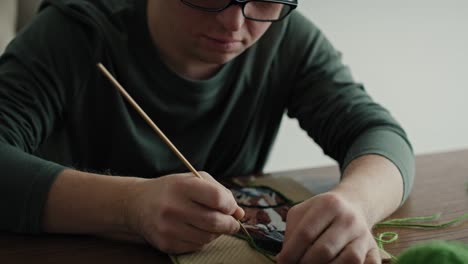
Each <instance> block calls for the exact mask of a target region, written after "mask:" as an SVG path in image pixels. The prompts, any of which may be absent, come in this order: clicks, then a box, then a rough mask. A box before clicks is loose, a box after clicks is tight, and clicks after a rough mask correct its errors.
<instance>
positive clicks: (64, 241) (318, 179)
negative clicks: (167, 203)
mask: <svg viewBox="0 0 468 264" xmlns="http://www.w3.org/2000/svg"><path fill="white" fill-rule="evenodd" d="M271 176H290V177H293V178H294V179H295V180H297V181H299V182H301V183H303V184H304V185H305V186H307V187H308V188H309V189H311V190H312V191H313V192H315V193H317V192H323V191H326V190H327V189H329V188H331V187H332V186H333V185H334V184H336V182H337V181H338V169H337V168H336V167H325V168H315V169H306V170H297V171H288V172H282V173H274V174H271ZM467 182H468V150H462V151H456V152H449V153H439V154H433V155H423V156H419V157H418V158H417V176H416V181H415V184H414V188H413V191H412V194H411V196H410V198H409V199H408V201H407V202H406V204H405V205H404V206H403V207H402V208H400V209H399V210H398V211H397V212H395V214H393V215H392V216H391V218H399V217H410V216H423V215H432V214H434V213H438V212H440V213H442V214H443V215H442V218H441V220H446V219H452V218H455V217H456V216H460V215H462V214H464V213H467V212H468V191H467V186H466V184H467ZM382 195H385V194H382ZM391 230H393V231H397V232H398V233H399V235H400V239H399V240H398V241H397V242H396V243H393V244H390V245H387V246H386V249H387V251H389V252H390V253H392V254H394V255H398V254H399V253H400V252H401V251H402V250H404V249H405V248H407V247H409V246H410V245H412V244H414V243H418V242H423V241H428V240H431V239H445V240H459V241H462V242H464V243H468V221H465V222H464V223H462V224H459V225H457V226H453V227H449V228H446V229H443V230H413V229H395V228H391ZM376 231H382V230H376ZM0 263H60V264H62V263H151V264H154V263H170V260H169V259H168V257H167V256H166V255H164V254H163V253H160V252H158V251H157V250H155V249H152V248H150V247H148V246H142V245H133V244H127V243H120V242H114V241H107V240H102V239H98V238H93V237H87V236H70V235H64V236H56V235H53V236H50V235H48V236H20V235H14V234H7V233H0Z"/></svg>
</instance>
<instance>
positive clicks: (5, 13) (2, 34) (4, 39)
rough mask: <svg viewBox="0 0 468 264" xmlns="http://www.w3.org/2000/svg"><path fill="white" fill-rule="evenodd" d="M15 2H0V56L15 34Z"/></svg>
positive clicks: (5, 0) (2, 0) (0, 0)
mask: <svg viewBox="0 0 468 264" xmlns="http://www.w3.org/2000/svg"><path fill="white" fill-rule="evenodd" d="M15 17H16V0H0V54H1V53H2V52H3V49H4V48H5V47H6V45H7V44H8V43H9V42H10V40H11V39H12V38H13V36H14V34H15V26H16V24H15Z"/></svg>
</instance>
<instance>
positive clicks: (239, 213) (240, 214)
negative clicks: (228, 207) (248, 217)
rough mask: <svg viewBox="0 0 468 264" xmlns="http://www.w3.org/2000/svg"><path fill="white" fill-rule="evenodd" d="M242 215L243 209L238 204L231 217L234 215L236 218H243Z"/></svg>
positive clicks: (243, 214)
mask: <svg viewBox="0 0 468 264" xmlns="http://www.w3.org/2000/svg"><path fill="white" fill-rule="evenodd" d="M244 216H245V211H244V209H242V208H241V207H239V206H238V207H237V209H236V211H235V212H234V214H233V215H232V217H234V218H235V219H237V220H241V219H242V218H244Z"/></svg>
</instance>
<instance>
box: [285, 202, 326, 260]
mask: <svg viewBox="0 0 468 264" xmlns="http://www.w3.org/2000/svg"><path fill="white" fill-rule="evenodd" d="M301 209H302V208H300V207H293V208H291V209H290V211H289V212H288V216H287V224H286V233H285V240H284V243H283V249H282V250H281V252H280V253H279V254H278V257H277V259H278V261H279V263H298V262H299V260H300V259H301V258H302V256H303V255H304V254H305V252H306V250H307V249H308V248H309V246H310V245H312V244H313V243H314V241H315V240H316V239H317V237H318V236H319V235H320V234H321V233H323V232H324V230H325V229H326V228H327V227H328V226H329V225H330V224H331V222H332V221H333V218H334V216H333V214H327V213H325V214H324V213H323V211H321V208H319V205H318V204H316V203H313V204H311V205H310V207H309V208H308V209H307V212H306V214H305V215H303V214H301V213H302V212H301ZM295 210H297V211H298V213H297V215H295Z"/></svg>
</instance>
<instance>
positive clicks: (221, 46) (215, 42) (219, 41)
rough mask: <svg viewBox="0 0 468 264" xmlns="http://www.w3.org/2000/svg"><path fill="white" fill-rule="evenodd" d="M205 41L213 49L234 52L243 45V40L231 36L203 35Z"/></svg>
mask: <svg viewBox="0 0 468 264" xmlns="http://www.w3.org/2000/svg"><path fill="white" fill-rule="evenodd" d="M202 38H203V39H204V41H203V42H204V43H205V45H206V46H207V47H209V48H210V49H211V50H217V51H221V52H234V51H236V50H239V49H240V48H241V47H242V41H241V40H239V39H236V38H230V37H211V36H207V35H203V37H202Z"/></svg>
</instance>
